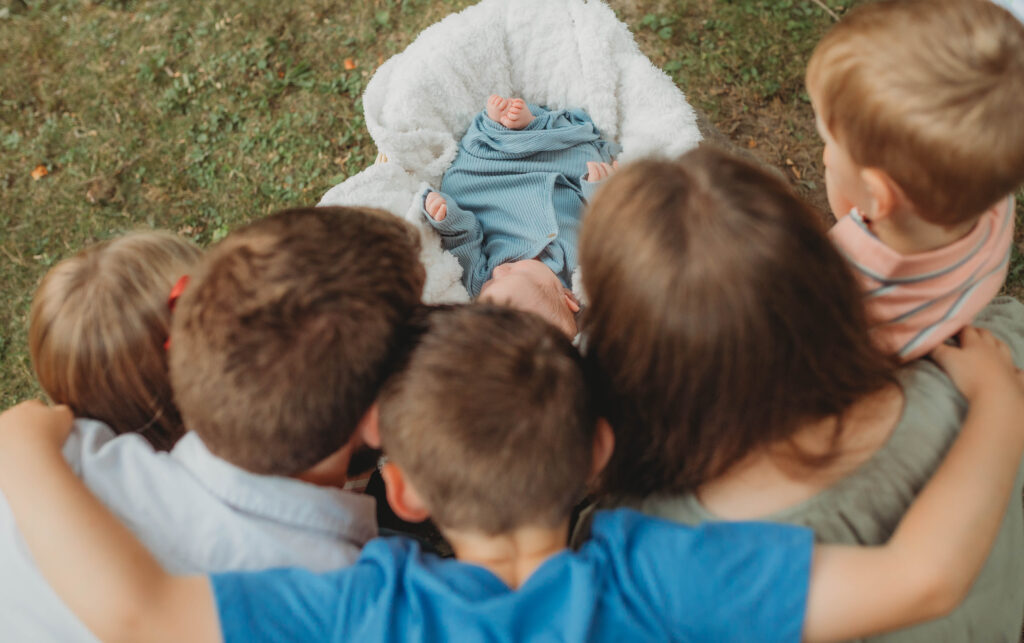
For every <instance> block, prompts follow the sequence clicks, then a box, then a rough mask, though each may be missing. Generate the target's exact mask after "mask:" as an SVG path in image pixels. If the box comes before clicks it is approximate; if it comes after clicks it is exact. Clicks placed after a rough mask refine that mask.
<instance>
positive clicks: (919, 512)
mask: <svg viewBox="0 0 1024 643" xmlns="http://www.w3.org/2000/svg"><path fill="white" fill-rule="evenodd" d="M960 341H961V347H962V348H954V347H951V346H940V347H939V348H937V349H935V351H934V352H933V353H932V356H933V358H934V359H935V361H937V362H938V363H939V364H940V365H941V366H942V367H943V368H944V369H945V370H946V371H947V372H948V373H949V375H950V377H951V378H952V379H953V381H954V383H955V384H956V385H957V387H958V388H959V389H960V390H961V392H962V393H963V394H964V396H965V397H966V398H967V400H968V402H969V404H970V409H969V411H968V414H967V418H966V421H965V422H964V425H963V428H962V430H961V434H960V437H959V438H958V439H957V440H956V442H955V443H954V444H953V446H952V448H951V449H950V451H949V453H948V454H947V456H946V459H945V461H944V462H943V464H942V466H940V467H939V469H938V470H937V471H936V472H935V474H934V476H932V479H931V481H930V482H929V483H928V485H927V486H926V487H925V488H924V489H923V490H922V491H921V493H920V494H919V495H918V498H917V500H916V501H915V502H914V504H913V505H911V507H910V509H909V510H908V511H907V513H906V515H905V516H904V517H903V520H902V521H901V522H900V524H899V527H897V529H896V532H895V533H894V534H893V536H892V538H890V540H889V542H888V543H887V544H886V545H884V546H880V547H875V548H862V547H842V546H821V547H817V548H816V549H815V553H814V562H813V566H812V571H811V586H810V590H809V595H808V603H807V614H806V618H805V622H804V639H805V640H807V641H836V640H844V639H850V638H859V637H862V636H867V635H869V634H873V633H877V632H881V631H886V630H891V629H897V628H900V627H906V626H908V625H912V624H914V623H918V622H921V621H926V620H930V619H933V618H938V617H941V616H943V615H945V614H946V613H948V612H949V611H951V610H952V609H954V608H955V607H956V606H957V605H959V604H960V602H961V601H962V600H963V599H964V597H965V596H966V594H967V592H968V591H969V590H970V588H971V585H972V584H973V582H974V578H975V577H976V576H977V574H978V572H979V571H980V569H981V566H982V564H983V563H984V562H985V559H986V558H987V557H988V553H989V550H990V549H991V547H992V543H993V541H994V540H995V537H996V534H997V533H998V530H999V527H1000V524H1001V523H1002V521H1003V515H1004V514H1005V512H1006V507H1007V505H1008V503H1009V502H1010V498H1011V494H1012V492H1013V491H1014V484H1013V483H1014V479H1015V478H1016V474H1017V469H1018V467H1019V466H1020V464H1021V453H1022V451H1024V378H1022V376H1021V374H1020V373H1019V371H1018V370H1017V369H1016V367H1014V365H1013V362H1012V360H1011V358H1010V356H1009V350H1008V349H1007V348H1006V346H1005V345H1004V344H1002V343H1001V342H999V340H997V339H995V337H993V336H992V335H991V334H989V333H988V332H987V331H983V330H978V329H974V328H967V329H965V330H964V331H963V332H962V333H961V336H960ZM1013 501H1014V502H1019V496H1016V495H1013Z"/></svg>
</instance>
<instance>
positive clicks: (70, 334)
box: [29, 231, 200, 449]
mask: <svg viewBox="0 0 1024 643" xmlns="http://www.w3.org/2000/svg"><path fill="white" fill-rule="evenodd" d="M199 257H200V251H199V249H198V248H196V247H195V246H194V245H192V244H191V243H189V242H187V241H185V240H184V239H181V238H179V237H177V236H175V235H173V234H171V233H169V232H157V231H146V232H134V233H129V234H126V235H124V236H123V237H119V238H117V239H112V240H110V241H101V242H99V243H96V244H93V245H91V246H89V247H88V248H86V249H85V250H82V251H81V252H79V253H78V254H76V255H75V256H73V257H71V258H69V259H65V260H64V261H61V262H60V263H58V264H57V265H56V266H54V267H53V268H52V269H50V271H49V272H48V273H47V274H46V276H45V277H44V278H43V280H42V282H41V283H40V285H39V288H38V289H37V290H36V293H35V296H34V297H33V299H32V310H31V312H30V314H29V353H30V354H31V356H32V366H33V368H34V369H35V372H36V378H37V379H38V380H39V385H40V386H41V387H42V388H43V390H44V391H46V394H47V395H48V396H49V397H50V399H52V400H53V401H54V402H57V403H59V404H67V405H68V406H70V407H71V408H72V409H73V410H74V412H75V415H78V416H82V417H89V418H94V419H97V420H101V421H102V422H104V423H106V424H107V425H109V426H110V427H111V428H112V429H113V430H114V431H115V432H116V433H127V432H137V433H140V434H142V436H143V437H145V438H146V439H147V440H149V441H150V442H151V443H152V444H153V446H155V447H157V448H161V449H167V448H170V447H171V445H173V444H174V442H175V440H177V439H178V438H179V437H180V436H181V434H182V431H183V429H182V425H181V417H180V416H179V415H178V411H177V409H176V408H175V406H174V401H173V396H172V395H171V385H170V379H169V376H168V374H167V357H166V353H165V351H164V342H165V341H166V340H167V331H168V328H169V326H170V318H171V313H170V309H169V308H168V305H167V298H168V295H169V294H170V292H171V288H172V286H173V285H174V283H175V282H176V281H177V280H178V279H179V278H180V277H181V276H183V275H185V274H186V273H188V272H189V271H190V270H192V269H193V268H194V267H195V265H196V263H197V262H198V261H199Z"/></svg>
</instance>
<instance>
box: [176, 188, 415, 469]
mask: <svg viewBox="0 0 1024 643" xmlns="http://www.w3.org/2000/svg"><path fill="white" fill-rule="evenodd" d="M418 255H419V237H418V236H417V234H416V232H415V231H414V230H413V229H412V227H411V226H409V225H408V224H407V223H405V222H403V221H402V220H400V219H399V218H397V217H395V216H393V215H390V214H388V213H385V212H381V211H377V210H371V209H366V208H326V207H325V208H306V209H298V210H289V211H285V212H280V213H277V214H275V215H273V216H270V217H267V218H265V219H262V220H259V221H256V222H254V223H251V224H249V225H247V226H245V227H243V228H240V229H238V230H235V231H233V232H231V234H229V235H228V236H227V237H226V238H225V239H224V240H223V241H222V242H221V243H220V244H218V245H217V246H215V247H214V248H212V249H210V250H209V251H208V252H207V254H206V256H205V257H204V259H203V261H202V263H201V265H200V267H199V268H198V269H197V271H196V274H195V276H194V277H193V278H192V280H191V282H190V283H189V286H188V288H186V289H185V292H184V294H183V295H182V296H181V298H180V299H179V300H178V304H177V307H176V308H175V311H174V319H173V324H172V327H171V346H170V372H171V383H172V385H173V387H174V395H175V399H176V400H177V401H178V408H179V409H180V410H181V415H182V417H183V418H184V420H185V425H186V426H187V427H188V428H189V429H190V430H192V431H195V432H196V433H197V434H198V435H199V437H201V438H202V440H203V442H204V443H205V444H206V446H207V447H208V448H209V449H210V450H211V451H212V452H213V453H214V454H215V455H217V456H219V457H221V458H223V459H224V460H227V461H228V462H231V463H233V464H235V465H237V466H239V467H242V468H244V469H247V470H249V471H252V472H254V473H260V474H272V475H283V476H296V475H300V474H305V473H307V472H309V471H310V470H311V469H312V468H314V467H315V466H316V465H318V464H320V463H322V462H325V461H326V460H327V459H328V457H329V456H334V455H336V454H341V453H347V454H348V455H351V450H349V451H348V452H346V451H344V450H345V449H348V447H349V446H351V447H352V450H355V449H357V448H358V447H359V446H360V445H359V444H357V443H356V442H358V440H355V441H353V440H354V438H358V436H359V435H361V432H359V431H357V428H358V427H359V426H360V425H361V423H362V422H363V420H364V419H365V418H366V416H367V415H368V411H369V409H370V408H371V406H372V404H373V402H374V400H375V399H376V397H377V391H378V388H379V386H380V385H381V383H382V382H383V381H384V379H385V378H386V377H387V376H388V375H389V374H390V370H391V367H392V362H393V360H394V358H395V352H396V349H397V347H398V346H400V345H401V344H402V336H403V329H404V328H405V325H406V323H407V321H408V318H409V317H410V315H411V314H412V313H413V311H414V310H415V309H416V308H417V306H418V305H419V301H420V294H421V291H422V288H423V280H424V271H423V267H422V265H421V264H420V262H419V258H418ZM335 460H338V459H337V458H331V462H334V461H335Z"/></svg>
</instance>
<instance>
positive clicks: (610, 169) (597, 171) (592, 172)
mask: <svg viewBox="0 0 1024 643" xmlns="http://www.w3.org/2000/svg"><path fill="white" fill-rule="evenodd" d="M618 169H619V162H618V161H614V162H612V163H610V164H609V163H597V162H596V161H587V181H588V182H589V183H597V182H598V181H603V180H605V179H607V178H608V177H609V176H611V175H612V174H614V173H615V172H616V171H617V170H618Z"/></svg>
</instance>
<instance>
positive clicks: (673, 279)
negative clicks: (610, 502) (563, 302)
mask: <svg viewBox="0 0 1024 643" xmlns="http://www.w3.org/2000/svg"><path fill="white" fill-rule="evenodd" d="M627 211H628V212H629V213H630V216H628V217H624V216H622V213H623V212H627ZM580 266H581V268H582V270H583V273H584V274H585V275H586V280H585V287H586V291H587V295H588V305H587V308H586V310H585V311H584V312H583V319H582V323H581V330H582V334H583V341H584V344H585V346H586V362H587V367H588V370H589V371H590V372H591V373H592V374H593V377H594V381H595V383H596V384H597V397H596V399H597V400H598V401H599V403H600V404H601V405H602V406H601V407H600V408H599V409H598V411H599V412H600V413H601V415H602V416H604V417H607V419H608V420H609V422H611V424H612V427H613V429H614V430H615V435H616V448H615V454H614V455H613V457H612V461H611V463H610V464H609V466H608V468H607V470H606V474H605V479H604V482H605V488H606V490H608V491H610V492H612V493H616V494H623V495H637V496H647V495H650V494H651V493H657V492H665V493H677V492H685V491H691V490H693V489H695V488H696V487H697V486H698V485H700V484H701V483H703V482H704V481H707V480H709V479H712V478H713V477H715V476H716V475H718V474H721V473H722V472H724V471H725V470H726V469H727V468H728V467H730V466H731V465H733V464H735V463H736V462H738V461H739V460H740V459H741V458H743V457H744V456H745V455H747V454H749V453H751V452H752V451H754V450H755V449H758V448H764V447H766V446H767V445H769V444H773V443H775V442H776V441H779V440H784V439H786V438H788V437H790V436H792V434H793V432H794V431H795V430H796V429H797V428H798V427H799V426H800V423H801V422H803V421H805V420H809V419H818V418H824V417H827V416H830V415H834V414H839V413H842V412H843V411H844V410H845V409H846V408H848V407H849V405H850V404H852V403H853V402H854V401H855V400H857V399H859V398H860V397H861V396H863V395H865V394H867V393H869V392H872V391H875V390H878V389H879V388H881V387H882V386H884V385H885V384H887V383H888V382H889V381H890V375H891V372H892V368H893V365H892V363H891V362H890V361H889V360H888V359H887V358H886V357H884V356H883V355H882V354H881V353H880V352H879V351H878V349H876V348H875V347H874V344H873V343H872V342H871V338H870V336H869V334H868V324H867V320H866V313H865V311H864V306H863V303H862V299H861V292H860V289H859V287H858V284H857V282H856V280H855V279H854V276H853V274H852V273H851V271H850V269H849V267H848V266H847V263H846V261H845V260H844V259H843V258H842V256H840V254H839V252H838V251H837V250H836V249H835V247H834V246H833V245H832V243H831V242H830V240H829V239H828V237H827V236H826V234H825V231H824V229H823V226H822V223H821V221H820V218H819V217H818V215H817V214H816V213H815V212H814V211H813V210H811V209H810V208H809V207H808V206H807V205H805V204H804V203H803V202H801V201H800V199H798V198H797V197H796V196H795V195H794V194H793V193H792V192H791V191H790V189H789V187H788V186H787V185H786V184H785V183H784V182H783V181H781V180H780V179H779V178H777V177H775V176H774V175H772V174H769V173H768V172H766V171H765V170H763V169H761V168H759V167H757V166H755V165H753V164H751V163H748V162H746V161H742V160H740V159H737V158H735V157H731V156H729V155H728V154H726V153H724V152H721V151H717V150H714V149H708V148H701V149H698V150H694V151H692V152H690V153H688V154H686V155H685V156H683V157H682V158H681V159H679V160H678V161H654V160H650V161H639V162H636V163H633V164H631V165H629V166H627V167H624V168H623V169H622V170H620V171H619V172H618V173H617V174H615V175H614V176H612V177H611V178H609V179H608V183H607V184H606V185H605V186H604V187H603V188H602V189H601V191H600V192H599V193H598V195H597V197H596V198H595V199H594V201H593V202H592V203H591V204H590V210H589V211H588V213H587V218H586V219H585V220H584V223H583V231H582V235H581V237H580Z"/></svg>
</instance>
